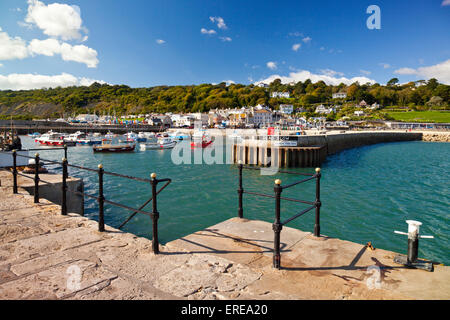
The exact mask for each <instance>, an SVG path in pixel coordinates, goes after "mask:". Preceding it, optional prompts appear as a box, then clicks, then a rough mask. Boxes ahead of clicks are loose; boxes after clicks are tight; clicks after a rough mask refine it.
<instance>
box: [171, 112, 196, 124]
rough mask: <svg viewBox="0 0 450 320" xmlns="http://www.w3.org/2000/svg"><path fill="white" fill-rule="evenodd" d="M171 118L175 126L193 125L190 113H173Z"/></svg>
mask: <svg viewBox="0 0 450 320" xmlns="http://www.w3.org/2000/svg"><path fill="white" fill-rule="evenodd" d="M171 120H172V122H173V123H174V125H175V126H176V127H184V126H188V127H190V126H193V125H194V122H195V117H193V116H191V115H183V114H173V115H172V116H171Z"/></svg>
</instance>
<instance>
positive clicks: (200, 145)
mask: <svg viewBox="0 0 450 320" xmlns="http://www.w3.org/2000/svg"><path fill="white" fill-rule="evenodd" d="M211 143H213V142H212V141H211V140H209V141H202V142H195V141H192V142H191V147H193V148H206V147H207V146H209V145H210V144H211Z"/></svg>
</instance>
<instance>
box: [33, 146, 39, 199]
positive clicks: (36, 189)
mask: <svg viewBox="0 0 450 320" xmlns="http://www.w3.org/2000/svg"><path fill="white" fill-rule="evenodd" d="M34 203H39V153H36V155H35V157H34Z"/></svg>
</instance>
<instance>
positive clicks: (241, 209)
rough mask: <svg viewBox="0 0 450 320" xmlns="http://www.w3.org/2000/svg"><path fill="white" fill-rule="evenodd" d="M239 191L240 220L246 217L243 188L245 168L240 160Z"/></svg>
mask: <svg viewBox="0 0 450 320" xmlns="http://www.w3.org/2000/svg"><path fill="white" fill-rule="evenodd" d="M238 167H239V189H238V194H239V208H238V217H239V218H241V219H242V218H243V217H244V208H243V207H242V195H243V193H244V189H243V188H242V168H243V167H244V166H243V165H242V161H241V160H239V166H238Z"/></svg>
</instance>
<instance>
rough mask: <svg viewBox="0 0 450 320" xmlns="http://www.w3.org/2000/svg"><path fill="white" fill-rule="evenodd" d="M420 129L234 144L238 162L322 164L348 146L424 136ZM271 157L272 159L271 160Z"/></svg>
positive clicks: (300, 137) (295, 137)
mask: <svg viewBox="0 0 450 320" xmlns="http://www.w3.org/2000/svg"><path fill="white" fill-rule="evenodd" d="M422 138H423V134H422V133H420V132H351V133H336V134H318V135H306V136H289V137H286V140H287V139H288V140H289V142H290V143H292V142H294V144H295V141H296V143H297V145H296V146H293V145H290V146H288V147H283V146H276V145H273V142H271V141H261V140H260V141H258V140H253V141H252V140H244V141H243V142H241V143H237V144H235V145H233V146H232V159H233V162H234V163H243V164H251V165H259V166H264V165H268V164H269V161H271V162H270V165H272V166H277V167H318V166H320V165H321V164H322V163H323V162H324V161H325V160H326V157H327V156H328V155H331V154H335V153H338V152H340V151H343V150H345V149H350V148H355V147H361V146H365V145H372V144H377V143H385V142H398V141H415V140H422ZM269 159H270V160H269Z"/></svg>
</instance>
